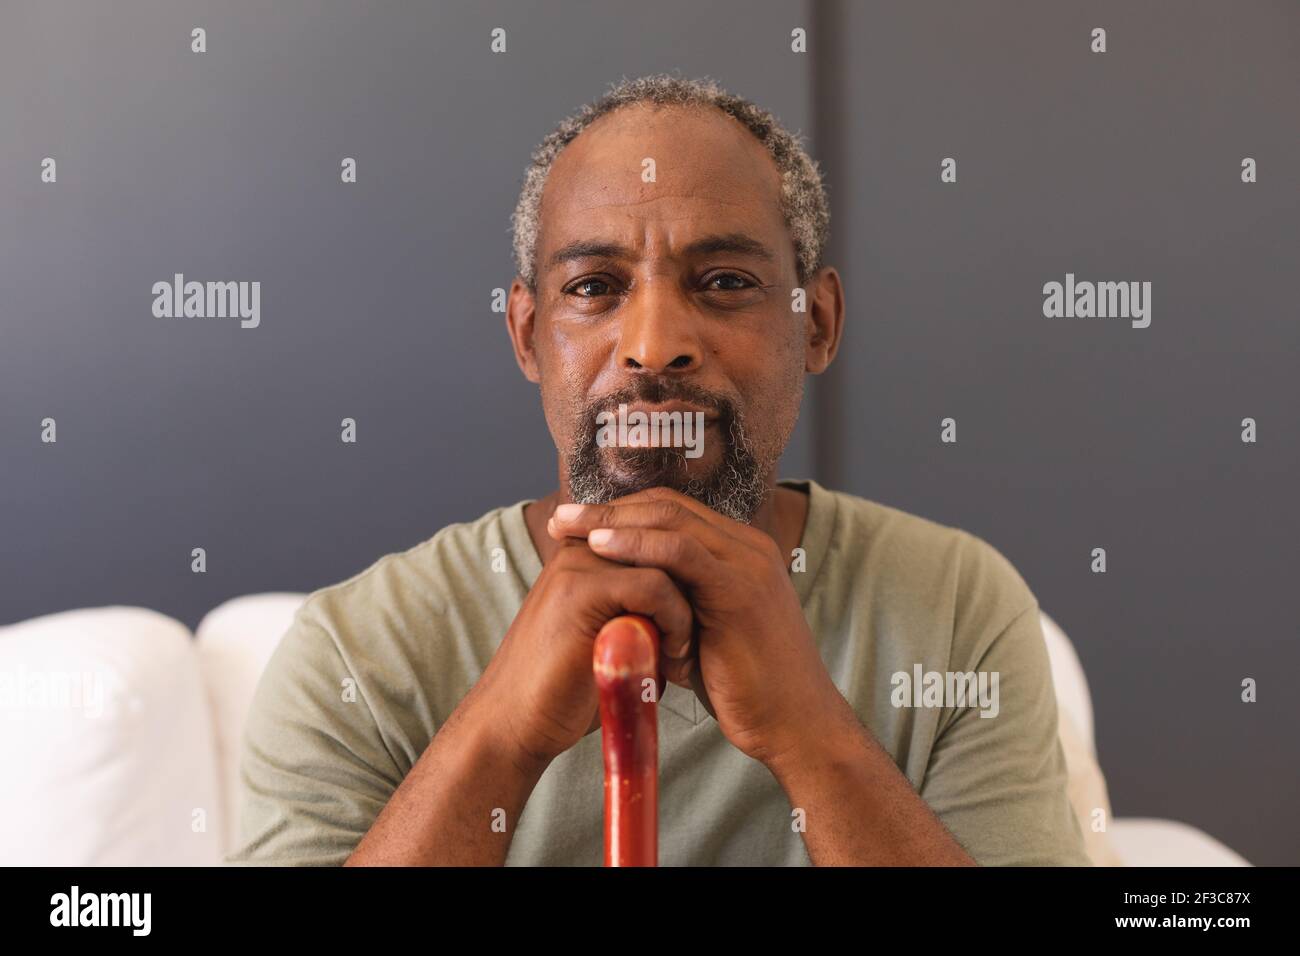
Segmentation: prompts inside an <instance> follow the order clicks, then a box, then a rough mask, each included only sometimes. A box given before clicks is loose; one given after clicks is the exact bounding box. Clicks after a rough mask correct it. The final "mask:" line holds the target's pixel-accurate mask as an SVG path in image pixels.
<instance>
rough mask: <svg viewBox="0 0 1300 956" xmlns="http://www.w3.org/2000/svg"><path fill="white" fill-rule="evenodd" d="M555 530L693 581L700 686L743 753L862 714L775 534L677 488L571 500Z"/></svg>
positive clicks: (771, 755)
mask: <svg viewBox="0 0 1300 956" xmlns="http://www.w3.org/2000/svg"><path fill="white" fill-rule="evenodd" d="M548 531H549V532H550V534H551V536H552V537H554V538H556V539H559V540H563V539H566V538H580V539H585V540H586V542H587V544H588V546H589V547H590V549H591V550H592V551H594V552H595V553H596V554H598V555H600V556H602V557H603V558H608V559H610V560H612V561H617V562H620V563H622V564H625V565H629V566H634V567H638V568H643V569H659V570H660V571H661V572H666V573H667V574H668V575H670V576H671V577H672V579H673V580H674V581H675V582H676V583H677V585H678V586H679V587H681V589H682V591H683V592H684V594H685V595H686V599H687V600H688V601H689V602H690V606H691V609H692V610H693V611H694V619H695V628H696V636H697V640H696V643H695V646H694V647H693V649H692V650H693V653H694V655H695V658H696V660H697V661H698V668H697V669H695V670H694V671H693V672H692V674H691V675H690V676H691V677H692V678H693V686H695V689H696V693H697V694H698V695H699V696H700V699H701V701H702V702H704V704H705V706H706V707H708V708H709V712H710V713H712V714H713V715H714V717H715V718H716V719H717V721H718V726H719V728H720V729H721V730H722V732H723V734H724V735H725V736H726V738H727V739H728V740H729V741H730V742H731V743H732V745H733V746H735V747H736V748H737V749H739V750H740V751H741V752H742V753H744V754H746V755H747V756H749V757H752V758H754V759H755V760H759V761H761V762H763V763H765V764H768V765H769V766H770V765H771V763H772V762H773V761H774V760H777V759H779V758H780V757H781V755H782V754H783V753H786V752H787V751H789V750H791V749H792V748H797V747H800V746H801V745H802V744H803V743H804V742H805V741H804V739H803V738H805V737H806V735H807V734H808V733H809V732H810V731H811V730H812V729H813V728H818V727H829V726H838V725H839V724H842V723H843V722H844V720H845V719H846V717H847V719H852V714H851V709H850V708H849V706H848V704H847V703H846V702H845V700H844V698H843V697H842V696H841V695H840V693H839V690H838V689H837V688H836V687H835V684H834V682H833V681H832V680H831V678H830V675H829V674H828V673H827V672H826V667H825V665H824V664H823V663H822V660H821V657H820V655H819V654H818V652H817V646H816V642H815V641H814V639H813V635H812V633H811V632H810V630H809V628H808V624H807V621H805V619H804V616H803V609H802V608H801V607H800V605H799V598H798V595H797V594H796V593H795V590H794V586H793V584H792V583H791V581H790V575H789V572H788V571H787V570H786V564H785V557H784V555H782V553H781V551H780V549H779V548H778V547H777V544H776V542H775V541H774V540H773V539H772V538H771V537H770V536H768V535H767V534H765V533H764V532H762V531H759V530H757V529H755V528H751V527H749V526H748V525H744V524H741V523H740V522H737V521H733V520H731V519H730V518H725V517H723V516H722V515H720V514H718V513H717V512H715V511H713V510H712V509H711V508H709V507H707V506H706V505H704V504H701V503H700V502H698V501H696V500H695V499H693V498H689V497H687V496H686V495H683V494H680V493H678V492H676V491H672V490H670V489H666V488H652V489H649V490H647V491H642V492H638V493H637V494H634V495H628V496H627V497H625V498H620V499H618V500H616V501H613V502H610V503H609V504H604V505H561V506H560V507H559V508H557V509H556V512H555V515H554V517H553V518H552V519H551V523H550V525H549V526H548ZM678 646H680V645H678ZM674 653H678V652H677V651H675V652H674ZM813 732H814V734H815V731H813Z"/></svg>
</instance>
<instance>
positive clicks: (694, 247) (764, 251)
mask: <svg viewBox="0 0 1300 956" xmlns="http://www.w3.org/2000/svg"><path fill="white" fill-rule="evenodd" d="M685 252H686V255H688V256H702V255H708V254H709V253H711V252H734V253H736V254H737V255H742V256H754V257H755V258H757V259H762V260H764V261H766V262H775V261H776V254H775V253H773V252H772V250H770V249H769V248H767V246H765V245H763V243H761V242H759V241H758V240H757V239H753V238H751V237H749V236H747V235H745V234H744V233H743V232H728V233H725V234H723V235H719V236H705V237H704V238H702V239H696V240H695V241H694V242H692V243H691V244H690V245H688V246H687V247H686V250H685Z"/></svg>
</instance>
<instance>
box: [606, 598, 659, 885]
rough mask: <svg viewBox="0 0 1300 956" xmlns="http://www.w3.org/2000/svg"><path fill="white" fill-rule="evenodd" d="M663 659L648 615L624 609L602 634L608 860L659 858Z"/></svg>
mask: <svg viewBox="0 0 1300 956" xmlns="http://www.w3.org/2000/svg"><path fill="white" fill-rule="evenodd" d="M658 662H659V629H658V628H657V627H656V626H655V624H654V622H653V621H651V620H650V619H649V618H647V617H642V616H641V615H640V614H624V615H623V616H621V617H616V618H614V619H613V620H611V621H610V622H609V623H608V624H606V625H605V626H604V627H603V628H601V630H600V633H599V634H598V635H596V643H595V647H594V648H593V651H592V669H593V671H594V673H595V675H596V689H597V690H598V691H599V692H600V736H601V746H602V749H603V750H604V754H605V865H606V866H658V864H659V724H658V720H657V716H658V714H657V709H658V704H657V701H658V693H659V691H658V685H657V684H656V683H655V679H656V677H657V675H658ZM647 681H648V683H647Z"/></svg>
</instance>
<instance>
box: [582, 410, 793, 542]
mask: <svg viewBox="0 0 1300 956" xmlns="http://www.w3.org/2000/svg"><path fill="white" fill-rule="evenodd" d="M594 420H595V414H594V413H593V414H591V415H588V416H586V417H585V418H584V419H583V421H584V425H586V423H590V422H592V421H594ZM722 424H723V425H724V426H725V427H724V428H723V429H719V430H720V431H724V432H725V434H726V438H724V442H725V445H726V448H725V450H724V452H723V457H722V461H721V462H719V463H718V466H717V467H716V468H715V469H714V470H713V471H712V473H710V474H708V475H706V476H704V477H688V476H687V471H686V469H687V459H686V454H685V450H684V449H681V448H617V447H610V448H606V449H601V448H600V447H599V446H598V445H597V444H596V431H595V429H593V428H591V427H583V428H582V429H580V430H579V432H578V435H579V437H578V438H577V439H576V440H575V442H574V445H573V448H572V449H571V450H570V452H569V455H568V464H569V495H570V497H572V498H573V500H574V502H575V503H577V504H580V505H599V504H605V503H606V502H608V501H613V500H614V499H615V498H621V497H623V496H624V495H630V494H635V493H636V492H638V491H644V490H645V489H647V488H654V487H661V486H662V487H667V488H672V489H674V490H676V491H680V492H681V493H682V494H684V495H687V496H689V497H691V498H694V499H695V500H696V501H699V502H701V503H703V504H705V505H707V506H708V507H710V508H712V509H713V510H714V511H716V512H718V513H719V514H720V515H723V516H724V517H727V518H731V519H733V520H735V521H739V522H741V523H743V524H749V523H750V522H751V521H753V520H754V515H755V514H757V513H758V509H759V507H760V506H761V505H762V504H763V499H764V497H765V496H766V495H767V485H766V482H765V480H764V479H765V476H766V472H767V470H768V468H769V467H770V466H771V462H763V461H760V460H759V458H758V457H757V456H756V455H755V454H754V447H753V443H752V442H751V441H750V440H749V438H748V437H747V436H746V435H745V426H744V423H743V422H742V421H741V419H740V418H739V416H733V415H729V416H726V420H725V421H723V422H722ZM602 451H605V452H607V453H609V454H610V455H612V456H617V459H618V463H619V465H621V468H620V469H619V472H620V473H615V472H614V471H613V470H612V469H611V468H609V467H607V465H606V461H605V459H604V458H602V456H601V452H602Z"/></svg>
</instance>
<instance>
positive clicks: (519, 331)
mask: <svg viewBox="0 0 1300 956" xmlns="http://www.w3.org/2000/svg"><path fill="white" fill-rule="evenodd" d="M536 316H537V309H536V302H535V300H534V298H533V294H532V293H531V292H529V291H528V286H526V285H524V282H523V280H522V279H520V278H519V277H518V276H515V281H514V282H512V283H511V284H510V294H509V296H507V298H506V330H507V331H508V332H509V333H510V344H511V345H513V346H514V349H515V362H517V363H518V365H519V370H520V371H521V372H523V373H524V378H526V379H528V381H530V382H532V383H534V384H537V383H539V382H541V380H542V379H541V375H540V374H538V371H537V353H536V352H535V351H534V349H533V329H534V321H535V319H536Z"/></svg>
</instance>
